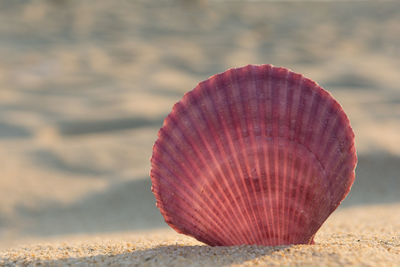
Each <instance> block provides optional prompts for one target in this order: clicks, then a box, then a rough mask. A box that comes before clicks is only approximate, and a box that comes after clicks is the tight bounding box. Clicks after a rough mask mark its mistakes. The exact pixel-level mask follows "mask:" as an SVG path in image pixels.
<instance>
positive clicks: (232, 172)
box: [199, 76, 254, 242]
mask: <svg viewBox="0 0 400 267" xmlns="http://www.w3.org/2000/svg"><path fill="white" fill-rule="evenodd" d="M218 77H219V76H216V77H214V78H213V79H212V80H209V82H211V81H213V82H215V80H216V79H218ZM202 93H207V92H206V90H202ZM207 96H209V95H208V94H207ZM210 101H211V102H212V103H214V101H215V100H214V99H213V98H212V97H210ZM214 104H215V103H214ZM210 107H211V108H213V107H214V105H210ZM199 113H200V114H201V116H202V117H203V119H204V121H206V123H207V126H208V128H209V129H211V130H210V132H211V133H212V137H214V139H215V140H216V139H217V138H215V135H214V134H215V131H214V128H213V127H212V125H210V124H209V123H208V121H207V120H205V118H204V116H205V114H204V113H203V110H202V109H200V110H199ZM213 114H217V111H216V110H215V109H214V110H213ZM216 118H217V120H218V121H220V118H219V116H217V117H216ZM222 128H224V131H225V127H222ZM228 143H230V142H228ZM217 147H218V148H217V149H218V150H219V151H220V154H222V152H223V153H224V155H225V156H227V155H229V154H232V153H229V152H228V153H227V151H225V148H224V147H223V148H222V149H221V148H220V144H217ZM228 171H229V172H230V176H231V177H234V173H235V172H234V171H233V170H229V168H228ZM222 177H224V179H222V180H224V182H226V180H227V179H226V176H222ZM228 185H229V184H228ZM227 188H228V190H231V188H230V187H229V186H227ZM235 189H236V192H240V190H239V188H238V187H237V188H235ZM230 193H231V195H232V196H234V195H235V194H234V193H233V192H232V191H231V192H230ZM233 199H234V200H235V198H233ZM235 202H236V201H235ZM228 203H229V201H228ZM232 214H233V215H234V216H235V217H236V213H235V212H234V210H232ZM243 216H244V215H243V214H242V220H243V221H246V219H245V217H243ZM237 222H240V220H239V218H238V217H237ZM235 228H236V231H237V233H239V232H240V231H239V229H237V227H236V226H235ZM244 238H245V240H247V239H248V238H249V237H247V236H246V237H244ZM251 238H253V239H254V237H251ZM239 239H240V238H239ZM247 242H250V240H247Z"/></svg>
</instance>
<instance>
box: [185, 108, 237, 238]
mask: <svg viewBox="0 0 400 267" xmlns="http://www.w3.org/2000/svg"><path fill="white" fill-rule="evenodd" d="M199 114H200V116H202V117H203V118H202V119H203V120H204V121H206V120H205V119H204V114H202V110H201V109H200V110H199ZM188 120H189V121H191V125H193V128H192V130H194V131H195V132H196V133H197V135H198V136H199V138H200V140H199V141H201V143H202V144H203V145H204V148H205V150H206V151H207V154H208V157H210V158H212V161H214V162H217V161H216V160H215V155H214V153H212V150H211V149H210V148H209V146H208V142H207V141H206V140H204V139H203V136H202V135H201V134H200V133H199V131H198V129H197V125H196V124H194V123H193V121H192V118H191V117H190V116H188ZM206 123H207V122H206ZM185 139H186V137H185ZM190 143H191V142H190ZM191 146H192V147H193V148H194V147H196V146H194V145H193V144H192V143H191ZM195 151H196V154H197V155H198V157H199V159H200V160H201V161H202V162H204V166H206V169H207V171H208V172H209V175H210V174H211V175H212V174H213V172H212V170H210V169H209V168H208V164H207V160H206V159H205V158H204V157H203V156H202V153H200V152H198V151H197V150H196V149H195ZM182 153H184V152H183V151H182ZM217 167H218V171H217V175H218V177H224V175H222V174H221V173H223V172H221V170H220V169H219V166H218V164H217ZM205 180H206V182H205V183H206V184H207V185H208V186H209V188H210V189H211V190H212V191H214V190H216V189H218V191H219V192H223V190H222V188H221V187H220V185H219V184H216V186H217V188H215V187H213V186H212V185H211V184H209V183H208V182H209V181H208V179H205ZM218 180H223V179H218ZM228 188H229V187H228ZM215 193H216V192H214V194H215ZM216 195H218V196H221V195H222V196H224V194H216ZM225 200H226V202H227V203H228V202H229V200H228V199H225ZM209 203H213V202H211V201H210V202H209ZM213 204H215V203H213ZM231 211H232V214H233V216H234V217H235V218H236V220H238V217H237V215H236V213H235V212H234V211H233V210H231ZM217 217H218V218H219V219H222V220H223V221H225V218H224V217H223V216H217ZM238 222H239V221H238ZM225 224H226V221H225ZM222 232H223V233H224V234H225V231H222ZM231 234H232V235H233V236H235V238H238V237H237V236H236V234H235V233H231Z"/></svg>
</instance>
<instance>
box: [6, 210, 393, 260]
mask: <svg viewBox="0 0 400 267" xmlns="http://www.w3.org/2000/svg"><path fill="white" fill-rule="evenodd" d="M399 209H400V205H399V204H396V205H387V206H382V205H381V206H379V205H377V206H370V207H355V208H348V209H345V210H342V211H339V212H336V213H335V214H334V215H333V216H332V217H331V218H330V219H329V221H328V222H327V223H326V224H325V225H324V226H323V228H322V229H321V230H320V231H319V233H318V235H317V237H316V240H315V241H316V244H315V245H289V246H278V247H263V246H248V245H242V246H234V247H210V246H206V245H204V244H202V243H200V242H197V241H196V240H194V239H193V238H190V237H186V236H184V235H178V234H177V233H175V232H173V231H172V230H157V231H151V232H146V233H140V234H139V233H123V234H121V233H120V234H115V233H114V234H108V235H99V236H96V237H94V236H75V237H69V239H65V238H61V240H63V239H64V240H63V241H55V240H56V239H53V240H49V241H47V242H44V241H41V242H39V243H36V244H33V245H28V246H21V247H17V248H14V249H10V250H6V251H4V252H0V264H5V265H7V264H17V265H25V264H32V265H40V264H45V265H61V264H71V265H75V264H79V265H85V264H93V265H123V266H132V265H134V266H138V265H140V266H164V265H167V266H222V265H223V266H225V265H230V266H252V265H268V266H278V265H296V266H297V265H298V266H304V265H305V264H306V265H310V266H321V265H324V266H343V265H355V266H399V263H400V236H399V231H400V213H399V212H398V210H399ZM31 242H34V241H31ZM36 242H37V241H36Z"/></svg>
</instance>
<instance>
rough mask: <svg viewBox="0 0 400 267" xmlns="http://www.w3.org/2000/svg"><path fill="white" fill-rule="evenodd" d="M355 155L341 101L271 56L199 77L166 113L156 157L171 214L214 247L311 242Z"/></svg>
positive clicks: (176, 224) (173, 222)
mask: <svg viewBox="0 0 400 267" xmlns="http://www.w3.org/2000/svg"><path fill="white" fill-rule="evenodd" d="M356 163H357V157H356V151H355V146H354V133H353V131H352V129H351V127H350V123H349V120H348V118H347V116H346V114H345V113H344V111H343V110H342V108H341V106H340V105H339V104H338V102H336V101H335V100H334V99H333V97H332V96H331V95H330V94H329V93H328V92H327V91H325V90H324V89H322V88H321V87H320V86H319V85H317V84H316V83H315V82H313V81H312V80H310V79H307V78H305V77H303V76H302V75H300V74H297V73H294V72H291V71H289V70H287V69H285V68H278V67H273V66H271V65H260V66H254V65H248V66H246V67H242V68H236V69H230V70H227V71H225V72H224V73H221V74H217V75H214V76H212V77H210V78H209V79H208V80H206V81H203V82H201V83H199V85H198V86H197V87H196V88H194V89H193V90H192V91H190V92H188V93H186V94H185V95H184V97H183V98H182V100H181V101H180V102H178V103H176V104H175V106H174V107H173V109H172V112H171V113H170V114H169V115H168V116H167V118H166V119H165V121H164V125H163V127H162V128H161V129H160V131H159V133H158V140H157V141H156V143H155V144H154V148H153V156H152V158H151V166H152V169H151V173H150V176H151V180H152V185H153V186H152V191H153V193H154V195H155V197H156V200H157V207H158V208H159V209H160V211H161V213H162V215H163V216H164V219H165V221H166V222H167V223H168V224H169V225H170V226H171V227H172V228H173V229H175V230H176V231H177V232H179V233H183V234H186V235H190V236H193V237H194V238H196V239H198V240H200V241H202V242H204V243H206V244H209V245H211V246H221V245H223V246H229V245H241V244H257V245H268V246H271V245H285V244H311V243H313V238H314V235H315V233H316V232H317V230H318V229H319V228H320V227H321V225H322V223H323V222H324V221H325V220H326V219H327V218H328V216H329V215H330V214H331V213H332V212H333V211H334V210H335V209H336V208H337V207H338V206H339V204H340V203H341V201H342V200H343V199H344V198H345V196H346V195H347V194H348V193H349V191H350V188H351V185H352V184H353V181H354V177H355V172H354V171H355V167H356Z"/></svg>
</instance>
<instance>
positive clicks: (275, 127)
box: [268, 68, 281, 244]
mask: <svg viewBox="0 0 400 267" xmlns="http://www.w3.org/2000/svg"><path fill="white" fill-rule="evenodd" d="M278 70H279V69H277V68H274V69H272V73H271V76H272V79H270V80H269V81H268V82H269V84H270V94H271V100H272V105H271V106H270V108H271V110H270V114H271V116H272V125H271V127H272V138H271V142H272V145H271V146H272V147H271V157H270V160H271V161H272V163H271V165H272V166H273V169H274V171H273V183H274V185H275V187H274V191H275V193H274V196H275V201H276V203H277V205H278V207H277V209H274V215H275V217H276V220H277V225H276V235H275V236H274V238H275V242H274V244H276V243H278V242H279V239H280V237H281V231H280V225H281V222H280V219H281V218H280V217H281V216H279V210H280V206H279V204H280V199H279V196H280V195H279V194H278V193H277V192H279V189H280V181H279V180H280V179H279V169H280V168H279V158H278V157H279V155H278V154H279V151H278V147H277V146H278V144H277V143H278V142H277V139H278V136H279V119H280V118H279V115H280V114H279V110H280V109H279V106H280V103H279V95H280V94H279V93H280V92H279V89H277V88H276V87H277V86H278V85H279V82H280V79H279V77H277V76H278V74H279V73H277V72H278ZM273 79H274V80H278V81H279V82H278V83H276V85H275V87H272V80H273Z"/></svg>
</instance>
